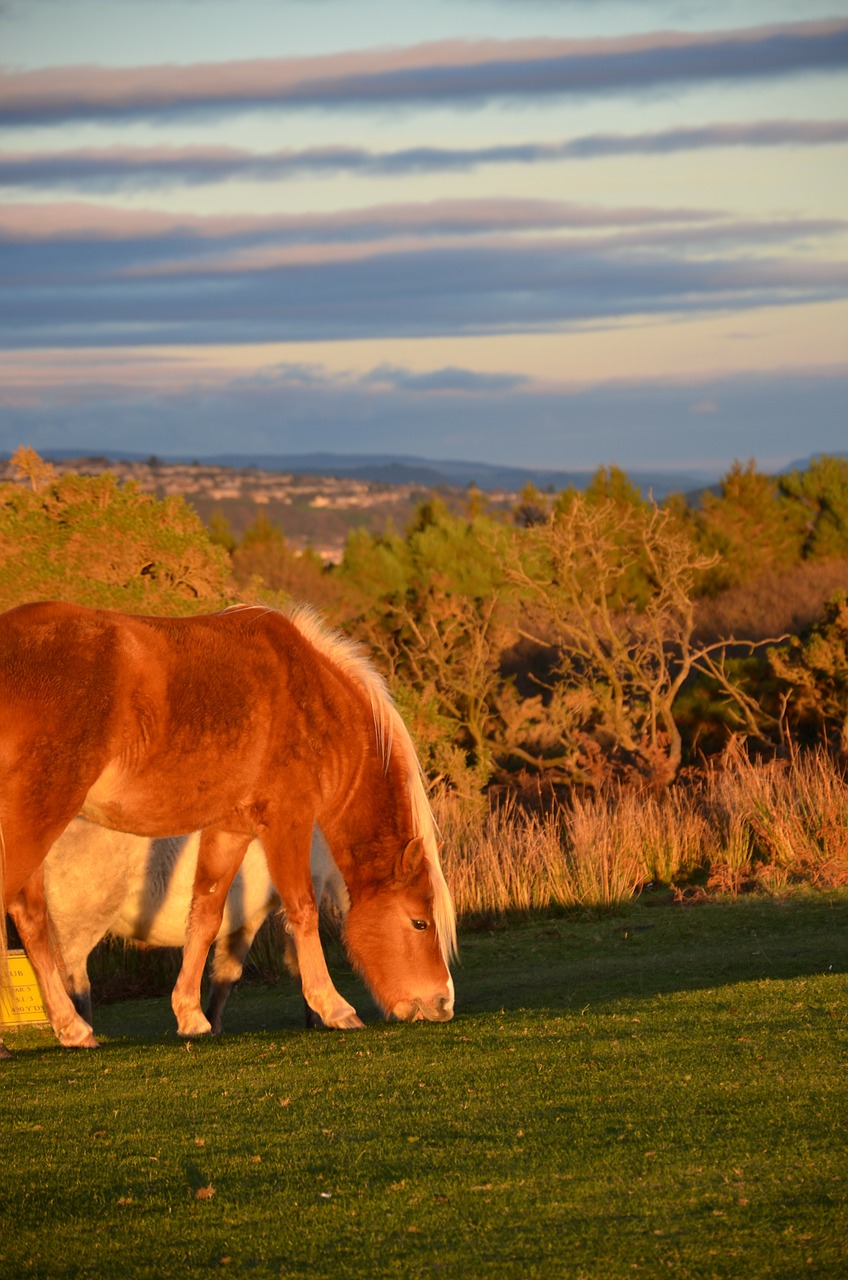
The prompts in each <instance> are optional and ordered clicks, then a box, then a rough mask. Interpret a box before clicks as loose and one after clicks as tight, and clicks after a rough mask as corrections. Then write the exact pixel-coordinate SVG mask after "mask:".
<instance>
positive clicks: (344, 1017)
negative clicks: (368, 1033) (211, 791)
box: [262, 823, 364, 1030]
mask: <svg viewBox="0 0 848 1280" xmlns="http://www.w3.org/2000/svg"><path fill="white" fill-rule="evenodd" d="M311 842H312V827H311V823H310V824H308V825H304V824H303V823H298V824H297V825H296V826H292V827H290V828H289V829H288V830H286V831H283V830H282V829H281V830H271V829H270V828H269V829H268V830H267V831H266V832H265V833H264V834H263V836H262V844H263V846H264V848H265V856H266V858H267V860H268V870H269V871H270V873H271V878H272V880H273V881H274V884H275V885H276V886H277V891H278V893H279V895H280V898H281V900H282V904H283V910H284V912H285V916H286V932H287V933H289V934H291V937H292V941H293V942H294V950H295V955H296V962H297V970H299V972H300V981H301V986H302V988H303V998H304V1000H305V1002H306V1007H307V1009H308V1010H310V1011H311V1012H312V1013H313V1014H314V1015H315V1016H316V1017H317V1018H318V1019H320V1022H318V1023H315V1022H313V1023H312V1025H322V1024H323V1026H325V1027H339V1028H342V1029H344V1030H353V1029H354V1028H358V1027H362V1026H363V1025H364V1024H363V1023H362V1022H361V1021H360V1019H359V1017H358V1016H357V1013H356V1010H355V1009H354V1007H353V1005H351V1004H348V1002H347V1000H345V998H344V996H343V995H341V993H340V992H338V991H337V990H336V988H335V986H334V985H333V980H332V978H331V977H330V971H329V969H328V968H327V961H326V958H325V956H324V948H323V947H322V946H321V939H320V936H319V934H318V904H317V903H316V901H315V890H314V887H313V883H312V873H311V870H310V845H311ZM287 966H288V968H289V970H290V971H293V966H292V964H291V963H290V959H289V960H287ZM307 1017H308V1015H307Z"/></svg>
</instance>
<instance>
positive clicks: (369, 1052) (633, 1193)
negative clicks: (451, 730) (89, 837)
mask: <svg viewBox="0 0 848 1280" xmlns="http://www.w3.org/2000/svg"><path fill="white" fill-rule="evenodd" d="M461 947H462V964H461V965H460V967H459V968H458V969H457V971H456V975H455V976H456V985H457V1007H458V1012H457V1017H456V1018H455V1020H454V1021H453V1022H452V1023H449V1024H445V1025H439V1026H436V1025H421V1024H418V1025H413V1026H394V1025H392V1026H386V1025H384V1024H382V1023H380V1022H378V1021H376V1019H375V1018H374V1013H373V1009H372V1008H371V1007H370V1006H369V1005H368V1004H367V1002H366V1001H365V999H364V998H363V996H362V992H361V989H360V988H359V987H358V985H357V983H356V981H355V980H354V979H352V978H351V977H350V976H349V975H348V974H347V973H346V971H345V970H344V968H343V967H341V966H340V967H339V968H338V969H337V970H336V971H335V974H336V978H337V982H338V985H339V986H340V988H341V989H342V990H343V991H344V993H345V994H347V995H348V996H349V997H350V996H351V995H353V996H354V998H355V1000H356V1002H357V1003H358V1005H359V1006H360V1008H361V1009H364V1010H365V1012H366V1015H367V1016H368V1017H369V1018H370V1019H371V1023H370V1025H369V1026H368V1028H367V1029H366V1030H365V1031H363V1032H348V1033H345V1034H342V1033H338V1032H326V1033H316V1032H305V1031H303V1030H301V1029H300V1007H299V998H298V997H297V996H296V995H295V994H293V993H292V991H291V990H290V989H289V988H284V987H279V988H263V987H260V986H258V985H256V986H250V985H246V986H244V987H243V988H242V989H241V990H240V991H238V992H237V993H236V995H235V996H234V998H233V1001H232V1004H231V1006H230V1010H229V1019H228V1030H229V1034H228V1035H226V1036H225V1037H224V1038H223V1040H221V1041H220V1042H216V1043H210V1042H201V1041H195V1042H191V1043H188V1044H183V1043H182V1042H180V1041H178V1040H177V1038H176V1036H175V1034H174V1032H173V1029H172V1027H173V1023H172V1018H171V1014H170V1010H169V1008H168V1006H167V1003H166V1002H165V1001H160V1000H139V1001H129V1002H124V1003H121V1004H114V1005H107V1006H103V1007H101V1008H100V1009H99V1010H98V1011H97V1017H96V1023H97V1026H98V1030H99V1032H100V1033H101V1039H102V1042H103V1048H102V1049H101V1051H100V1052H99V1053H84V1052H76V1053H74V1052H68V1051H64V1050H61V1049H60V1048H58V1046H57V1045H56V1044H55V1042H54V1041H53V1040H52V1039H51V1038H50V1037H49V1036H48V1035H46V1034H45V1033H42V1032H41V1031H39V1030H33V1029H30V1030H26V1031H24V1030H21V1031H20V1032H15V1033H12V1034H10V1035H9V1036H8V1037H7V1043H8V1044H9V1045H10V1047H11V1048H12V1049H13V1050H17V1052H16V1054H15V1058H14V1060H13V1061H11V1062H8V1063H3V1064H0V1065H2V1071H0V1093H2V1110H1V1111H0V1141H2V1159H0V1201H2V1205H1V1206H0V1224H1V1225H0V1231H1V1232H2V1234H0V1276H2V1277H3V1278H4V1280H6V1278H7V1277H8V1278H10V1280H11V1278H12V1277H15V1278H17V1277H29V1276H45V1277H46V1276H49V1277H64V1276H68V1277H70V1276H86V1277H89V1276H90V1277H99V1276H104V1277H106V1276H109V1277H114V1276H123V1277H134V1276H156V1277H165V1276H174V1277H180V1276H184V1275H187V1274H192V1273H194V1272H195V1271H199V1272H203V1271H209V1272H216V1273H223V1274H227V1275H230V1276H250V1277H265V1276H286V1277H325V1276H326V1277H334V1278H335V1277H338V1278H345V1277H361V1276H366V1277H372V1276H373V1277H381V1276H404V1277H405V1276H448V1277H481V1278H482V1277H487V1276H497V1277H515V1278H516V1280H519V1278H520V1280H523V1278H525V1277H541V1276H544V1277H560V1276H563V1277H586V1278H587V1280H590V1278H591V1280H594V1278H595V1277H598V1278H610V1280H613V1278H614V1280H620V1278H621V1277H625V1276H639V1275H641V1276H646V1277H654V1276H665V1275H669V1276H680V1277H690V1276H691V1277H702V1276H703V1277H710V1276H721V1277H733V1278H734V1280H738V1278H740V1277H752V1278H754V1277H756V1278H757V1280H759V1277H786V1278H787V1280H789V1278H790V1277H793V1278H794V1277H799V1276H828V1277H833V1278H835V1277H837V1276H839V1275H843V1274H845V1273H846V1268H848V1244H847V1243H846V1242H848V979H846V973H847V972H848V894H846V893H845V892H844V891H841V892H837V893H830V894H822V893H818V894H814V893H799V894H796V895H794V896H792V897H789V898H786V899H780V900H779V899H769V898H765V897H761V896H750V897H744V898H741V899H739V900H737V901H735V902H718V903H706V904H698V905H686V906H680V905H670V904H669V903H668V902H667V901H664V900H658V901H657V902H656V905H651V899H650V898H643V899H642V900H641V901H640V902H638V903H635V904H633V905H632V906H631V907H629V908H628V909H627V910H626V911H624V912H622V913H621V914H619V915H615V916H611V915H606V916H603V917H599V918H597V919H587V918H584V919H574V918H568V917H563V916H559V917H557V916H553V915H548V916H545V917H540V918H537V919H535V920H533V921H530V922H527V921H525V922H523V923H522V922H517V923H514V924H510V925H509V927H508V928H503V929H500V930H497V931H494V932H492V931H489V932H477V933H474V932H464V933H463V934H462V936H461Z"/></svg>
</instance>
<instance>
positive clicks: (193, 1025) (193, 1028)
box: [177, 1018, 212, 1040]
mask: <svg viewBox="0 0 848 1280" xmlns="http://www.w3.org/2000/svg"><path fill="white" fill-rule="evenodd" d="M177 1035H178V1036H180V1037H181V1038H182V1039H183V1040H201V1039H203V1038H204V1037H206V1036H211V1035H212V1028H211V1026H210V1025H209V1023H208V1022H207V1020H206V1018H203V1019H202V1020H200V1019H198V1021H197V1022H187V1023H186V1022H184V1023H183V1024H182V1026H178V1027H177Z"/></svg>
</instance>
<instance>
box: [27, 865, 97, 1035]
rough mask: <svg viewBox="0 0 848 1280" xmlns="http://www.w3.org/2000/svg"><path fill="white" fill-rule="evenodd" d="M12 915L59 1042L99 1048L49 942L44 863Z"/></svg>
mask: <svg viewBox="0 0 848 1280" xmlns="http://www.w3.org/2000/svg"><path fill="white" fill-rule="evenodd" d="M9 915H10V916H11V917H12V919H13V920H14V922H15V928H16V929H17V931H18V933H19V934H20V939H21V942H22V943H23V945H24V949H25V951H26V953H27V955H28V956H29V958H30V962H31V963H32V967H33V969H34V970H35V975H36V977H37V978H38V985H39V986H40V988H41V995H42V998H43V1000H44V1008H45V1010H46V1013H47V1017H48V1019H49V1021H50V1025H51V1027H52V1028H53V1030H54V1031H55V1033H56V1038H57V1039H58V1041H59V1043H60V1044H62V1045H64V1046H65V1048H68V1049H96V1048H97V1047H98V1045H97V1041H96V1040H95V1038H94V1033H93V1032H92V1030H91V1026H90V1025H89V1023H88V1022H86V1021H85V1020H84V1019H83V1018H81V1017H80V1015H79V1013H78V1012H77V1010H76V1009H75V1008H74V1004H73V1001H72V1000H71V998H70V996H69V995H68V993H67V991H66V990H65V984H64V982H63V981H62V978H61V975H60V973H59V970H58V968H57V966H56V958H55V956H54V954H53V949H52V947H51V945H50V928H49V922H48V915H47V899H46V897H45V893H44V868H43V865H42V866H39V867H38V868H37V870H36V871H34V872H33V874H32V875H31V876H30V878H29V880H28V881H27V882H26V884H25V885H24V886H23V888H22V889H21V890H20V891H19V892H18V894H17V896H16V897H15V898H13V899H12V901H11V902H10V903H9Z"/></svg>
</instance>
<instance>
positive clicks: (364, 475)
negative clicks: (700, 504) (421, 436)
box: [44, 448, 718, 499]
mask: <svg viewBox="0 0 848 1280" xmlns="http://www.w3.org/2000/svg"><path fill="white" fill-rule="evenodd" d="M93 452H94V451H93V450H90V449H83V448H77V449H61V450H57V449H52V450H45V451H44V457H45V458H49V459H51V460H53V461H59V460H61V459H63V458H79V457H82V456H87V457H91V456H92V454H93ZM109 457H111V458H115V459H116V460H118V459H121V460H125V461H136V462H143V461H146V460H147V458H149V457H150V455H149V454H144V453H130V452H127V451H125V450H118V449H114V450H110V452H109ZM161 459H162V461H163V462H195V461H197V462H200V463H203V464H209V465H212V466H219V467H232V468H234V469H237V470H241V469H244V468H249V467H255V468H257V469H258V470H262V471H280V472H290V473H292V474H294V475H316V476H352V477H356V478H358V479H361V480H372V481H377V482H378V483H382V484H416V485H422V486H426V487H427V488H439V487H441V486H449V487H451V488H465V487H467V486H468V485H471V484H473V485H477V487H478V488H479V489H482V490H484V491H485V492H491V491H493V490H497V489H504V490H507V491H508V492H510V493H516V492H518V491H520V490H521V489H523V488H524V486H525V485H526V484H534V485H536V487H537V488H538V489H542V490H546V489H548V490H552V491H554V492H558V491H559V490H561V489H566V488H568V486H569V485H573V486H574V488H576V489H584V488H585V487H586V485H587V484H588V483H589V481H590V480H591V478H592V476H593V474H594V471H553V470H545V469H544V468H541V467H504V466H496V465H493V464H491V463H487V462H465V461H455V460H453V459H444V458H438V459H435V458H434V459H431V458H418V457H411V456H407V455H403V454H344V453H298V454H243V453H223V454H214V455H211V456H205V457H203V458H199V457H197V455H189V454H180V455H174V454H168V455H164V454H163V455H161ZM627 475H628V477H629V479H630V480H631V481H632V483H633V484H635V485H638V487H639V488H640V489H641V490H642V492H643V493H644V494H648V493H649V492H650V493H653V495H654V497H655V498H657V499H662V498H664V497H666V496H667V495H668V494H669V493H685V492H687V491H689V490H692V489H699V488H703V487H705V486H708V485H710V484H711V483H713V482H714V481H715V480H716V479H717V478H718V477H717V474H716V473H714V472H705V471H692V472H684V471H681V472H666V471H644V472H643V471H630V470H628V471H627Z"/></svg>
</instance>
